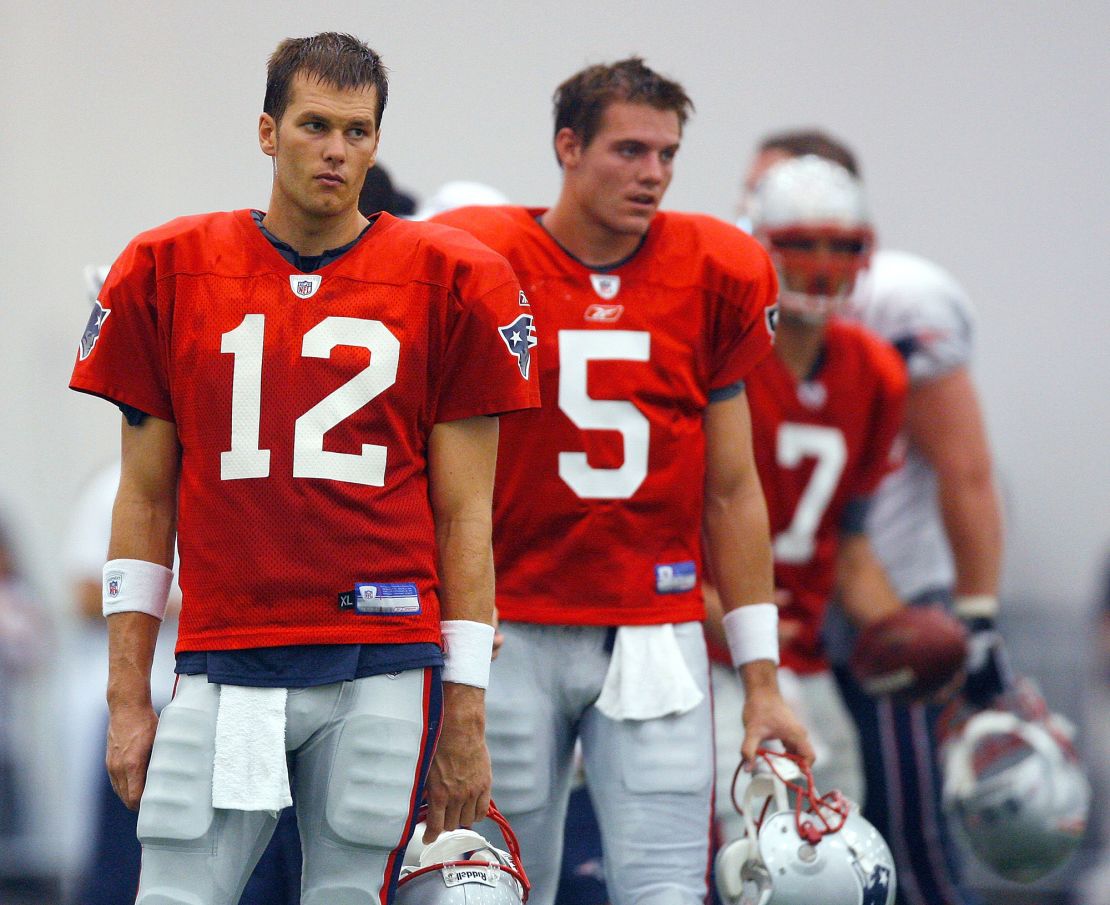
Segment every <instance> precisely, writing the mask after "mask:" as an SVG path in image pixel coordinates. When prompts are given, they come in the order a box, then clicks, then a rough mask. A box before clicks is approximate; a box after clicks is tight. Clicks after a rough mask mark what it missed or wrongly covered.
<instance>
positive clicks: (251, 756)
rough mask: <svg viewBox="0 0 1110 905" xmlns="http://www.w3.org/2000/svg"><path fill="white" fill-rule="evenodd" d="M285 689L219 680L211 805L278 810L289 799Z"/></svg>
mask: <svg viewBox="0 0 1110 905" xmlns="http://www.w3.org/2000/svg"><path fill="white" fill-rule="evenodd" d="M287 696H288V690H287V689H285V688H248V687H246V686H243V685H221V686H220V706H219V710H218V711H217V712H216V755H215V761H214V764H213V768H212V806H213V807H215V808H230V809H233V810H237V811H269V812H270V813H271V814H274V815H276V814H277V812H278V811H280V810H281V809H282V808H285V807H288V806H289V805H291V804H292V803H293V798H292V796H291V795H290V794H289V767H288V765H287V764H286V762H285V700H286V698H287Z"/></svg>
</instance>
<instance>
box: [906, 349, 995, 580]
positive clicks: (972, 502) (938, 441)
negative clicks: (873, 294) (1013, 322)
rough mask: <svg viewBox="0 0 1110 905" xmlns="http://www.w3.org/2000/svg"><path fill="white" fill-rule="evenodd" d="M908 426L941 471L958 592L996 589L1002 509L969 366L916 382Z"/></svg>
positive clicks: (943, 505) (942, 505) (946, 526)
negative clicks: (932, 378)
mask: <svg viewBox="0 0 1110 905" xmlns="http://www.w3.org/2000/svg"><path fill="white" fill-rule="evenodd" d="M906 429H907V432H908V435H909V439H910V441H911V442H912V443H913V444H914V445H915V446H916V447H917V448H918V449H919V450H920V451H921V453H922V454H923V455H924V456H925V458H926V459H927V460H928V461H929V464H930V465H932V467H933V469H934V471H936V474H937V495H938V498H939V502H940V511H941V517H942V518H943V520H944V529H945V532H946V534H947V535H948V542H949V545H950V546H951V547H952V554H953V558H954V559H955V563H956V594H957V596H971V595H990V596H992V597H993V596H995V595H997V593H998V576H999V573H1000V570H1001V565H1002V511H1001V506H1000V505H999V501H998V494H997V491H996V489H995V485H994V475H993V470H992V465H991V454H990V447H989V445H988V443H987V431H986V427H985V425H984V423H983V415H982V412H981V411H980V408H979V400H978V397H977V395H976V392H975V387H974V385H973V384H972V381H971V375H970V374H969V373H968V371H967V368H964V367H960V368H956V369H955V370H953V371H949V372H948V373H947V374H944V375H943V376H941V377H939V378H937V379H936V380H932V381H929V382H927V383H918V384H915V385H914V388H913V389H912V391H911V392H910V396H909V402H908V405H907V410H906Z"/></svg>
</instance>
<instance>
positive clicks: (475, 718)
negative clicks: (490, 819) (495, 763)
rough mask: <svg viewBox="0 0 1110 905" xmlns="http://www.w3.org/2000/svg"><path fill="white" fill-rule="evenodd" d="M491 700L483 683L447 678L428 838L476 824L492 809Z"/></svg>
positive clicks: (428, 790)
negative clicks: (488, 733) (488, 721)
mask: <svg viewBox="0 0 1110 905" xmlns="http://www.w3.org/2000/svg"><path fill="white" fill-rule="evenodd" d="M485 706H486V703H485V692H484V690H483V689H481V688H474V687H472V686H470V685H458V684H456V683H454V682H445V683H444V684H443V727H442V729H441V730H440V733H439V744H438V745H436V753H435V756H434V757H433V758H432V766H431V769H430V770H429V771H428V782H427V785H426V786H425V790H424V797H425V799H426V800H427V802H428V818H427V828H426V829H425V831H424V843H425V844H428V843H430V842H432V841H434V840H435V838H436V837H437V836H439V834H440V833H442V832H443V831H444V830H453V829H457V828H459V827H462V826H471V825H473V824H475V823H477V822H478V821H479V820H481V819H482V818H483V817H485V816H486V814H487V813H488V812H489V798H490V787H491V786H492V784H493V773H492V770H491V768H490V760H489V751H488V750H487V748H486V735H485V726H486V722H485V720H486V717H485Z"/></svg>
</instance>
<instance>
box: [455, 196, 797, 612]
mask: <svg viewBox="0 0 1110 905" xmlns="http://www.w3.org/2000/svg"><path fill="white" fill-rule="evenodd" d="M541 213H542V211H540V210H529V209H524V208H510V207H480V208H479V207H475V208H464V209H461V210H456V211H452V212H450V213H447V214H442V215H440V216H439V217H438V218H437V219H439V220H441V221H443V222H445V223H450V224H452V225H455V226H461V227H463V228H465V229H468V230H470V231H471V232H472V233H473V234H474V235H475V236H477V237H478V238H479V239H481V240H482V241H483V242H484V243H486V244H487V245H489V246H490V247H491V248H493V249H494V250H496V251H498V252H500V253H501V254H503V255H504V256H505V257H506V258H507V259H508V260H509V263H510V264H512V266H513V270H514V271H515V272H516V275H517V277H518V278H519V279H520V282H521V286H522V287H523V288H524V292H525V293H526V294H527V296H528V298H529V300H530V301H531V302H532V305H533V307H534V310H535V312H536V320H537V323H539V324H540V325H541V329H540V332H539V349H540V356H539V361H540V389H541V392H542V395H543V399H544V405H543V408H542V409H540V410H539V411H533V412H526V413H523V414H521V415H520V416H518V417H514V418H513V419H512V423H506V424H505V425H504V426H503V429H502V432H501V445H500V451H499V455H498V470H497V487H496V491H495V497H494V552H495V559H496V562H497V605H498V608H499V611H500V614H501V617H502V618H504V619H509V620H516V621H523V622H540V623H552V624H582V625H626V624H652V623H662V622H681V621H688V620H694V619H701V618H702V617H703V615H704V604H703V602H702V596H701V590H700V587H699V585H700V576H701V553H700V543H701V517H702V498H703V483H704V476H705V436H704V428H703V417H704V414H705V408H706V406H707V405H708V404H709V402H710V397H711V393H713V391H716V390H725V389H726V388H729V387H732V386H733V385H735V384H737V383H738V382H739V381H741V380H743V379H744V378H746V377H747V376H748V374H749V372H750V371H751V369H752V367H753V366H754V365H755V364H756V362H758V361H759V360H760V359H761V358H763V356H765V355H766V354H767V353H768V352H769V351H770V349H771V331H770V326H769V323H768V317H769V314H768V312H769V309H770V307H771V306H773V304H774V301H775V296H776V291H777V283H776V279H775V275H774V269H773V267H772V266H771V264H770V262H769V260H768V259H767V256H766V255H765V254H764V252H763V250H762V249H761V248H760V247H759V245H758V244H757V243H756V242H754V241H753V240H751V239H750V238H749V237H748V236H746V235H744V234H743V233H741V232H740V231H739V230H737V229H734V228H733V227H731V226H729V225H727V224H725V223H723V222H721V221H718V220H714V219H712V218H710V217H703V216H696V215H692V214H676V213H661V214H658V215H657V216H656V217H655V219H654V220H653V222H652V224H651V228H650V229H649V231H648V234H647V237H646V238H645V240H644V243H643V244H642V245H641V247H640V248H639V250H638V251H637V252H636V253H635V254H634V255H632V256H631V257H630V258H629V259H628V260H627V261H626V262H624V263H622V264H620V265H619V266H617V267H615V268H612V269H610V270H608V271H606V272H604V273H600V272H597V271H594V270H591V268H589V267H587V266H585V265H583V264H582V263H581V262H579V261H578V260H576V259H575V258H574V257H572V256H571V255H569V254H568V253H567V252H566V251H564V250H563V249H562V248H561V247H560V246H559V245H558V244H557V243H556V242H555V241H554V240H553V239H552V238H551V236H550V235H548V233H547V232H546V231H545V230H544V229H543V227H542V226H540V224H539V223H538V222H537V220H536V217H537V216H538V215H540V214H541Z"/></svg>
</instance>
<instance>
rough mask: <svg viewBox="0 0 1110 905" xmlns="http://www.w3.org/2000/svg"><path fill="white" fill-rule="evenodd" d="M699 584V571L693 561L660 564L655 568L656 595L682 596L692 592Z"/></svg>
mask: <svg viewBox="0 0 1110 905" xmlns="http://www.w3.org/2000/svg"><path fill="white" fill-rule="evenodd" d="M697 583H698V570H697V567H696V566H695V565H694V561H693V560H692V559H687V560H685V561H684V562H672V563H660V564H659V565H657V566H656V567H655V593H656V594H680V593H682V592H683V591H692V590H693V589H694V587H695V586H696V585H697Z"/></svg>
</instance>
